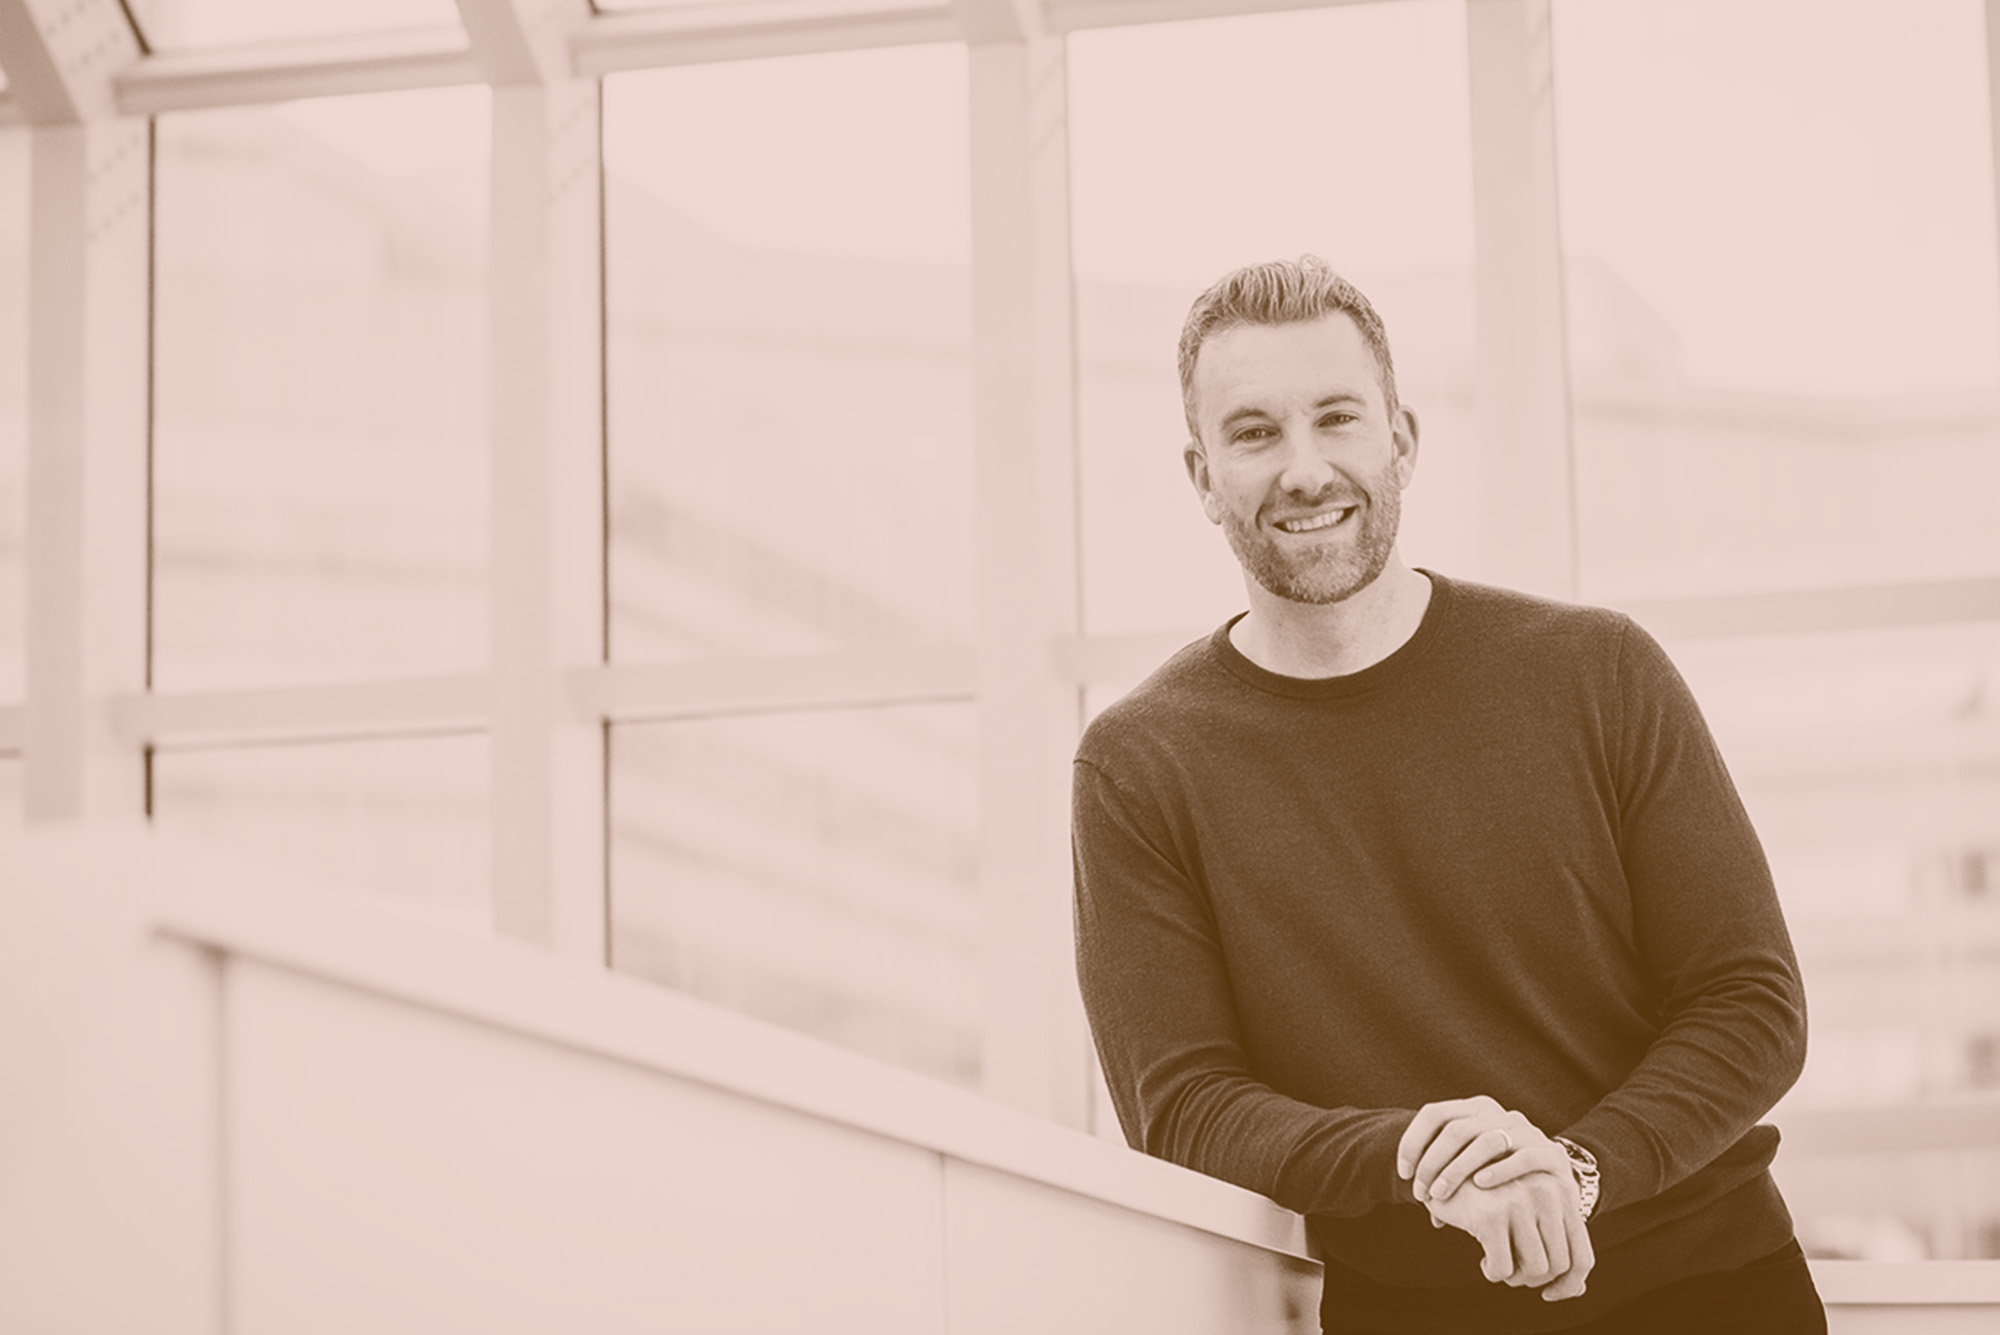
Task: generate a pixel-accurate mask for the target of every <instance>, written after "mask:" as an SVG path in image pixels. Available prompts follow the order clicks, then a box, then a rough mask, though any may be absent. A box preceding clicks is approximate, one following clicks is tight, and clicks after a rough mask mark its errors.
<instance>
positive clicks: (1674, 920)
mask: <svg viewBox="0 0 2000 1335" xmlns="http://www.w3.org/2000/svg"><path fill="white" fill-rule="evenodd" d="M1425 574H1426V575H1427V577H1428V578H1429V579H1430V581H1431V584H1432V593H1431V600H1430V603H1429V605H1428V607H1427V608H1426V610H1425V613H1424V617H1423V620H1422V622H1421V624H1420V625H1419V627H1418V629H1417V630H1416V632H1415V633H1414V635H1413V636H1412V637H1411V638H1410V639H1409V640H1408V641H1407V642H1405V643H1404V644H1403V645H1402V646H1401V647H1400V648H1398V649H1396V650H1395V651H1394V652H1393V653H1391V654H1390V655H1389V656H1388V657H1386V658H1384V659H1382V660H1381V661H1379V662H1377V663H1375V664H1373V665H1371V666H1369V667H1367V668H1364V669H1362V670H1360V671H1358V672H1354V673H1352V674H1349V675H1346V676H1339V677H1330V678H1320V679H1304V678H1293V677H1286V676H1281V675H1279V674H1277V673H1273V672H1270V671H1267V670H1265V669H1263V668H1260V667H1259V666H1257V665H1256V664H1255V663H1253V662H1251V661H1250V660H1249V659H1247V658H1245V657H1244V656H1243V654H1241V653H1240V652H1239V651H1238V650H1237V649H1236V648H1235V647H1234V646H1233V645H1232V643H1231V642H1230V638H1229V630H1230V626H1231V625H1233V624H1234V622H1233V621H1232V622H1231V623H1229V624H1225V625H1224V626H1222V627H1221V628H1219V629H1218V630H1217V631H1216V632H1215V633H1214V634H1213V635H1211V636H1209V637H1207V638H1206V639H1204V640H1201V641H1198V642H1196V643H1194V644H1192V645H1189V646H1188V647H1187V648H1185V649H1183V650H1182V651H1181V652H1180V653H1178V654H1176V655H1175V656H1174V657H1173V658H1172V659H1170V660H1169V661H1168V662H1167V663H1166V664H1164V665H1163V666H1162V667H1161V668H1160V669H1159V670H1158V671H1156V672H1155V673H1154V674H1153V675H1152V676H1151V677H1150V678H1148V679H1147V680H1146V681H1145V682H1144V683H1142V684H1141V685H1140V686H1139V687H1138V688H1136V689H1135V690H1134V691H1132V692H1131V693H1130V694H1129V695H1127V696H1125V697H1124V698H1123V699H1122V700H1120V701H1118V702H1117V703H1116V704H1114V705H1112V706H1111V707H1110V708H1108V709H1106V710H1105V711H1104V712H1103V713H1102V714H1100V715H1099V716H1098V717H1097V718H1096V719H1095V720H1093V721H1092V723H1091V724H1090V726H1089V727H1088V728H1087V729H1086V730H1085V733H1084V736H1083V738H1082V741H1081V743H1080V745H1079V748H1078V751H1077V756H1076V763H1075V768H1074V780H1075V788H1074V805H1073V818H1074V824H1073V847H1074V853H1075V870H1076V901H1075V908H1076V946H1077V964H1078V976H1079V980H1080V982H1081V984H1082V990H1083V997H1084V1002H1085V1005H1086V1008H1087V1010H1088V1013H1089V1017H1090V1021H1091V1028H1092V1032H1093V1034H1094V1036H1095V1039H1096V1043H1097V1048H1098V1053H1099V1056H1100V1059H1101V1061H1102V1065H1103V1069H1104V1074H1105V1078H1106V1082H1107V1085H1108V1087H1109V1089H1110V1091H1111V1095H1112V1101H1113V1104H1114V1106H1115V1107H1116V1109H1117V1112H1118V1117H1119V1120H1120V1123H1121V1126H1122V1127H1123V1129H1124V1132H1125V1134H1126V1137H1127V1139H1128V1140H1129V1141H1130V1142H1131V1144H1132V1145H1133V1146H1134V1147H1136V1148H1138V1149H1141V1150H1144V1151H1145V1152H1147V1153H1149V1154H1153V1155H1156V1156H1159V1157H1161V1158H1165V1159H1169V1160H1172V1161H1174V1162H1176V1163H1180V1164H1183V1165H1185V1166H1187V1167H1189V1168H1193V1169H1195V1170H1197V1171H1200V1172H1203V1173H1207V1174H1210V1175H1212V1176H1216V1177H1220V1178H1224V1179H1226V1180H1228V1181H1231V1182H1235V1183H1237V1184H1239V1185H1242V1186H1244V1187H1248V1188H1250V1189H1251V1190H1254V1191H1258V1192H1261V1193H1263V1194H1265V1195H1267V1196H1269V1197H1271V1198H1273V1199H1274V1200H1276V1201H1277V1202H1278V1203H1280V1204H1281V1205H1284V1206H1287V1207H1289V1208H1290V1209H1293V1210H1296V1211H1298V1212H1300V1213H1302V1214H1304V1215H1305V1216H1306V1223H1307V1227H1308V1230H1309V1233H1310V1235H1311V1237H1312V1238H1313V1239H1314V1241H1315V1243H1316V1245H1317V1247H1318V1250H1319V1251H1320V1253H1321V1255H1322V1257H1323V1259H1324V1261H1325V1275H1326V1280H1325V1287H1324V1296H1323V1300H1322V1312H1321V1316H1322V1322H1323V1327H1324V1329H1325V1330H1327V1331H1330V1332H1331V1331H1343V1330H1408V1331H1413V1332H1440V1333H1442V1332H1447V1331H1472V1330H1476V1331H1480V1332H1493V1333H1494V1335H1504V1333H1505V1332H1517V1331H1518V1332H1528V1331H1541V1330H1555V1329H1560V1328H1562V1327H1564V1326H1566V1325H1574V1324H1578V1323H1580V1322H1583V1321H1586V1320H1591V1319H1595V1318H1596V1317H1599V1316H1602V1315H1604V1314H1605V1313H1606V1312H1608V1311H1610V1310H1611V1309H1612V1308H1613V1307H1615V1306H1617V1305H1618V1304H1620V1303H1624V1302H1628V1301H1631V1300H1632V1299H1634V1298H1637V1297H1639V1296H1640V1295H1642V1294H1644V1293H1645V1292H1647V1291H1649V1290H1651V1289H1653V1288H1656V1287H1658V1286H1660V1285H1663V1284H1666V1283H1670V1282H1672V1281H1674V1280H1676V1279H1680V1278H1684V1277H1687V1276H1689V1275H1694V1274H1702V1273H1709V1272H1713V1271H1718V1270H1724V1269H1729V1268H1733V1267H1735V1266H1738V1265H1742V1264H1744V1263H1747V1262H1749V1261H1751V1260H1753V1259H1755V1258H1757V1257H1759V1256H1762V1255H1765V1254H1766V1253H1768V1252H1770V1251H1772V1250H1774V1249H1776V1248H1778V1247H1780V1246H1782V1245H1783V1244H1784V1243H1785V1242H1786V1241H1787V1240H1788V1239H1789V1238H1790V1237H1791V1220H1790V1217H1789V1215H1788V1214H1787V1212H1786V1209H1785V1206H1784V1202H1783V1200H1782V1199H1781V1198H1780V1196H1779V1195H1778V1192H1777V1189H1776V1187H1775V1186H1774V1185H1773V1183H1772V1181H1771V1178H1770V1175H1769V1172H1768V1167H1769V1164H1770V1162H1771V1159H1772V1156H1773V1155H1774V1153H1775V1152H1776V1147H1777V1132H1776V1130H1775V1129H1773V1128H1771V1127H1769V1126H1762V1125H1758V1119H1759V1118H1760V1117H1762V1116H1763V1114H1764V1113H1765V1112H1766V1111H1768V1110H1769V1108H1770V1107H1771V1105H1772V1104H1773V1103H1775V1102H1776V1101H1777V1099H1778V1097H1779V1096H1780V1095H1781V1094H1783V1093H1784V1091H1785V1090H1786V1089H1787V1088H1789V1087H1790V1085H1791V1084H1792V1082H1793V1081H1794V1080H1795V1079H1796V1078H1797V1076H1798V1072H1799V1068H1800V1065H1801V1063H1802V1061H1803V1058H1804V1048H1805V1001H1804V995H1803V992H1802V989H1801V987H1800V982H1799V976H1798V969H1797V964H1796V962H1795V959H1794V956H1793V952H1792V947H1791V942H1790V939H1789V937H1788V935H1787V932H1786V929H1785V924H1784V920H1783V917H1782V915H1781V913H1780V911H1779V907H1778V901H1777V897H1776V894H1775V891H1774V889H1773V886H1772V882H1771V877H1770V872H1769V869H1768V866H1767V864H1766V861H1765V858H1764V855H1763V852H1762V849H1761V847H1760V845H1759V843H1758V840H1757V837H1756V834H1755V832H1754V831H1753V829H1752V828H1751V825H1750V821H1749V819H1748V817H1747V815H1746V814H1745V812H1744V809H1743V806H1742V803H1741V802H1740V801H1739V799H1738V797H1737V794H1736V791H1735V788H1734V786H1733V785H1732V783H1731V781H1730V779H1729V776H1728V773H1727V771H1726V770H1725V768H1724V766H1723V762H1722V759H1721V757H1720V755H1719V753H1718V752H1717V750H1716V747H1715V745H1714V743H1713V741H1712V740H1711V738H1710V735H1709V732H1708V729H1707V727H1706V725H1705V724H1704V723H1703V721H1702V718H1701V715H1700V713H1699V711H1698V709H1697V708H1696V706H1695V703H1694V700H1693V698H1692V696H1691V695H1690V693H1689V692H1688V689H1687V687H1686V685H1685V684H1684V683H1683V681H1682V680H1681V677H1680V676H1679V674H1678V673H1677V672H1676V671H1675V670H1674V668H1673V666H1672V664H1671V663H1670V662H1669V661H1668V659H1667V657H1666V655H1665V654H1664V653H1663V652H1662V651H1661V649H1660V648H1659V646H1658V645H1657V644H1656V643H1655V642H1654V641H1653V640H1652V639H1651V638H1650V637H1649V636H1648V635H1647V634H1646V633H1645V632H1644V631H1643V630H1641V629H1640V628H1639V627H1638V626H1637V625H1636V624H1634V623H1633V622H1632V621H1631V620H1630V619H1629V618H1627V617H1625V616H1623V615H1620V614H1618V613H1615V612H1610V611H1605V610H1601V609H1595V608H1585V607H1577V606H1572V605H1568V604H1562V603H1557V602H1552V601H1546V600H1541V599H1536V598H1531V597H1528V596H1525V595H1522V594H1516V593H1512V592H1508V591H1505V590H1500V589H1495V588H1489V587H1485V586H1481V585H1477V584H1472V583H1467V582H1462V581H1455V580H1451V579H1447V578H1445V577H1443V576H1440V575H1437V574H1434V573H1431V572H1425ZM1474 1094H1487V1095H1490V1096H1492V1097H1493V1098H1495V1099H1497V1100H1499V1101H1500V1103H1502V1104H1503V1105H1505V1106H1506V1107H1508V1108H1512V1109H1516V1110H1518V1111H1520V1112H1522V1113H1523V1114H1525V1115H1526V1116H1527V1117H1528V1118H1529V1120H1531V1121H1532V1122H1533V1123H1534V1124H1535V1125H1536V1126H1538V1127H1540V1128H1541V1129H1542V1130H1543V1131H1544V1132H1546V1133H1548V1134H1551V1135H1563V1136H1567V1137H1568V1138H1570V1139H1571V1140H1574V1141H1576V1142H1577V1143H1578V1144H1580V1145H1582V1146H1583V1147H1584V1148H1586V1149H1588V1150H1590V1151H1591V1152H1592V1153H1593V1154H1594V1155H1595V1156H1596V1158H1597V1161H1598V1164H1599V1168H1600V1171H1601V1175H1602V1195H1601V1197H1600V1200H1599V1203H1598V1206H1597V1210H1596V1213H1595V1214H1594V1215H1593V1217H1592V1219H1591V1220H1590V1223H1589V1229H1590V1233H1591V1239H1592V1243H1593V1247H1594V1249H1595V1252H1596V1256H1597V1263H1596V1268H1595V1269H1594V1270H1593V1271H1592V1273H1591V1276H1590V1279H1589V1284H1588V1291H1587V1293H1586V1294H1585V1295H1584V1296H1583V1297H1581V1298H1577V1299H1573V1300H1569V1301H1566V1302H1561V1303H1546V1302H1543V1301H1542V1300H1541V1299H1540V1298H1539V1296H1538V1295H1537V1294H1535V1293H1534V1292H1532V1291H1530V1290H1527V1289H1516V1288H1509V1287H1507V1286H1505V1285H1501V1284H1493V1283H1489V1282H1488V1281H1486V1280H1484V1279H1483V1278H1482V1277H1481V1276H1480V1274H1479V1267H1478V1262H1479V1256H1480V1250H1479V1247H1478V1245H1477V1244H1476V1243H1475V1242H1474V1241H1473V1239H1472V1238H1471V1237H1470V1236H1469V1235H1467V1234H1465V1233H1462V1232H1460V1231H1459V1230H1457V1229H1454V1228H1444V1229H1436V1228H1434V1227H1433V1226H1432V1224H1431V1221H1430V1219H1429V1215H1428V1211H1427V1210H1426V1209H1425V1208H1424V1207H1423V1206H1422V1205H1421V1204H1418V1203H1417V1202H1416V1201H1415V1199H1414V1197H1413V1195H1412V1193H1411V1189H1410V1184H1409V1183H1407V1182H1405V1181H1402V1180H1401V1179H1399V1178H1398V1177H1397V1176H1396V1172H1395V1147H1396V1143H1397V1140H1398V1139H1399V1138H1400V1137H1401V1135H1402V1133H1403V1131H1404V1129H1405V1128H1406V1127H1407V1126H1408V1125H1409V1122H1410V1119H1411V1118H1412V1117H1413V1116H1414V1115H1415V1113H1416V1110H1417V1109H1418V1108H1419V1107H1421V1106H1422V1105H1423V1104H1426V1103H1430V1102H1434V1101H1437V1100H1441V1099H1450V1098H1463V1097H1468V1096H1471V1095H1474Z"/></svg>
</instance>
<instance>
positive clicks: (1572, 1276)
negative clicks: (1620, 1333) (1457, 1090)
mask: <svg viewBox="0 0 2000 1335" xmlns="http://www.w3.org/2000/svg"><path fill="white" fill-rule="evenodd" d="M1396 1172H1397V1175H1398V1176H1400V1177H1403V1178H1405V1179H1408V1180H1409V1182H1410V1188H1411V1191H1412V1192H1413V1193H1414V1194H1415V1196H1416V1198H1417V1200H1418V1201H1419V1202H1421V1203H1422V1204H1423V1205H1425V1206H1426V1207H1427V1208H1428V1209H1429V1210H1430V1212H1431V1224H1432V1226H1433V1227H1435V1228H1443V1227H1444V1226H1445V1225H1446V1224H1450V1225H1451V1226H1452V1227H1454V1228H1457V1229H1459V1230H1461V1231H1463V1232H1465V1233H1469V1234H1471V1235H1472V1237H1473V1239H1474V1240H1475V1241H1477V1242H1478V1243H1479V1245H1480V1247H1481V1248H1482V1249H1483V1250H1484V1252H1485V1255H1484V1256H1483V1257H1482V1258H1481V1259H1480V1263H1479V1272H1480V1274H1482V1275H1484V1276H1485V1277H1486V1278H1487V1279H1489V1280H1491V1281H1493V1282H1494V1283H1505V1284H1508V1285H1510V1286H1513V1287H1516V1288H1538V1289H1541V1291H1542V1297H1543V1298H1544V1299H1545V1300H1546V1301H1549V1302H1560V1301H1562V1300H1563V1299H1565V1298H1574V1297H1576V1296H1578V1295H1579V1294H1581V1293H1582V1292H1583V1287H1584V1281H1585V1280H1586V1279H1587V1278H1588V1277H1589V1275H1590V1268H1591V1266H1593V1265H1594V1264H1596V1257H1595V1255H1594V1254H1593V1253H1592V1252H1591V1248H1590V1230H1589V1229H1588V1228H1587V1227H1585V1225H1584V1219H1583V1212H1582V1210H1581V1209H1580V1208H1579V1207H1578V1204H1577V1187H1576V1177H1575V1175H1574V1174H1573V1173H1572V1172H1571V1171H1570V1166H1569V1156H1568V1155H1567V1154H1565V1153H1564V1152H1563V1148H1562V1146H1560V1145H1558V1144H1556V1143H1555V1142H1554V1141H1552V1140H1550V1139H1549V1138H1548V1137H1547V1136H1545V1135H1543V1134H1542V1132H1541V1129H1540V1128H1539V1127H1537V1126H1536V1125H1535V1124H1534V1123H1533V1122H1530V1121H1529V1120H1528V1119H1527V1118H1526V1117H1523V1116H1522V1115H1521V1114H1520V1113H1517V1112H1510V1111H1508V1110H1507V1109H1505V1108H1503V1107H1501V1106H1500V1104H1499V1103H1498V1102H1497V1101H1496V1100H1494V1099H1491V1098H1488V1097H1487V1096H1485V1095H1484V1094H1481V1095H1478V1096H1477V1097H1474V1098H1470V1099H1448V1100H1446V1101H1444V1102H1441V1103H1429V1104H1425V1105H1424V1107H1423V1108H1421V1109H1420V1110H1419V1111H1418V1112H1417V1115H1416V1116H1415V1117H1414V1118H1412V1119H1411V1121H1410V1125H1409V1129H1408V1130H1406V1131H1404V1132H1403V1138H1402V1140H1401V1141H1400V1142H1398V1143H1397V1146H1396ZM1468 1186H1469V1188H1470V1189H1469V1190H1467V1189H1464V1188H1467V1187H1468Z"/></svg>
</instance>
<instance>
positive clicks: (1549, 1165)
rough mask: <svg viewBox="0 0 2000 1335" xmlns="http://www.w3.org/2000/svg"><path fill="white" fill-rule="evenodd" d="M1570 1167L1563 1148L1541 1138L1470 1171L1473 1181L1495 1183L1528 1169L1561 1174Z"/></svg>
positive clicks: (1511, 1178)
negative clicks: (1532, 1143) (1535, 1142)
mask: <svg viewBox="0 0 2000 1335" xmlns="http://www.w3.org/2000/svg"><path fill="white" fill-rule="evenodd" d="M1569 1171H1570V1167H1569V1159H1568V1158H1567V1157H1565V1156H1564V1154H1563V1152H1562V1150H1561V1149H1560V1148H1559V1147H1557V1146H1555V1145H1552V1144H1549V1143H1548V1142H1546V1141H1544V1142H1543V1143H1541V1144H1538V1145H1524V1146H1522V1147H1521V1148H1519V1149H1517V1150H1515V1151H1514V1152H1513V1153H1512V1154H1509V1155H1506V1156H1504V1157H1502V1158H1498V1159H1495V1160H1494V1161H1493V1162H1491V1163H1489V1164H1487V1165H1486V1166H1485V1167H1484V1168H1481V1169H1480V1170H1479V1171H1478V1172H1476V1173H1474V1174H1473V1175H1472V1185H1473V1186H1475V1187H1498V1186H1502V1185H1504V1184H1505V1183H1508V1182H1512V1181H1514V1180H1515V1179H1516V1178H1522V1177H1526V1176H1527V1175H1528V1174H1530V1173H1553V1174H1554V1175H1555V1176H1557V1177H1562V1176H1564V1175H1565V1174H1567V1173H1568V1172H1569Z"/></svg>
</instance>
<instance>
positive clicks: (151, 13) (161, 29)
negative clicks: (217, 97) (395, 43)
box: [126, 0, 459, 51]
mask: <svg viewBox="0 0 2000 1335" xmlns="http://www.w3.org/2000/svg"><path fill="white" fill-rule="evenodd" d="M126 4H127V6H128V7H129V9H130V10H131V13H132V16H133V18H135V19H136V20H138V24H139V30H140V31H141V32H143V33H144V34H145V35H146V41H147V43H148V44H149V45H150V46H151V47H152V49H153V50H155V51H177V50H181V49H184V48H187V47H197V46H232V45H235V44H237V43H240V42H264V41H272V40H276V39H283V38H298V37H331V36H336V35H350V34H354V33H365V32H387V31H392V30H394V29H398V28H437V27H457V26H458V22H459V18H458V6H457V5H456V4H455V3H454V2H453V0H282V2H281V3H274V2H273V0H126Z"/></svg>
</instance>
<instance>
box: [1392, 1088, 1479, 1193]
mask: <svg viewBox="0 0 2000 1335" xmlns="http://www.w3.org/2000/svg"><path fill="white" fill-rule="evenodd" d="M1482 1100H1483V1103H1482ZM1485 1103H1493V1100H1492V1099H1490V1098H1487V1097H1486V1096H1485V1095H1483V1094H1481V1095H1478V1096H1477V1097H1475V1098H1470V1099H1445V1100H1444V1101H1442V1102H1440V1103H1426V1104H1425V1105H1424V1106H1423V1107H1421V1108H1419V1109H1417V1115H1416V1116H1415V1117H1413V1118H1411V1119H1410V1125H1409V1126H1408V1127H1407V1128H1405V1129H1404V1131H1403V1137H1402V1139H1401V1140H1398V1141H1397V1142H1396V1175H1397V1176H1398V1177H1402V1178H1408V1177H1409V1176H1410V1174H1411V1173H1413V1172H1415V1171H1416V1166H1417V1160H1418V1158H1419V1157H1421V1156H1422V1154H1423V1152H1424V1150H1425V1148H1426V1147H1427V1146H1429V1144H1430V1143H1431V1138H1432V1137H1434V1136H1436V1135H1437V1133H1438V1130H1439V1128H1441V1127H1443V1126H1444V1125H1445V1124H1446V1123H1448V1122H1451V1121H1453V1120H1455V1119H1457V1118H1460V1117H1464V1116H1466V1115H1468V1114H1470V1113H1474V1112H1478V1111H1480V1109H1481V1108H1482V1107H1483V1106H1484V1104H1485ZM1494 1106H1495V1107H1498V1106H1499V1105H1498V1104H1494Z"/></svg>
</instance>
